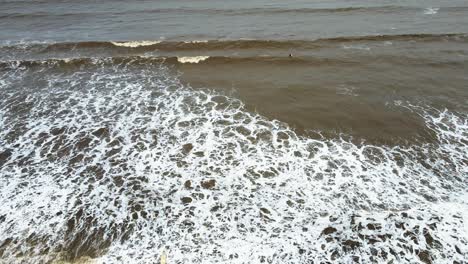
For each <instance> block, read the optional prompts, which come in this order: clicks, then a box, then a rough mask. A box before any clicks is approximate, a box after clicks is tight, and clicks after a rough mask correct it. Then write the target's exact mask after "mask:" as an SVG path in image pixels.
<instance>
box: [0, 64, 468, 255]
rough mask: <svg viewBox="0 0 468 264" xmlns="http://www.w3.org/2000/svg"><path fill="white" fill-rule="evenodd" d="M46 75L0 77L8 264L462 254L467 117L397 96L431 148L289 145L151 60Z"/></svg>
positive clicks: (49, 67)
mask: <svg viewBox="0 0 468 264" xmlns="http://www.w3.org/2000/svg"><path fill="white" fill-rule="evenodd" d="M56 65H58V64H57V63H56V62H47V63H45V65H44V68H43V69H42V70H41V71H36V69H34V70H31V71H30V70H29V69H28V68H27V67H23V66H18V65H17V64H13V63H12V64H11V69H9V70H8V71H7V72H6V73H5V74H3V75H2V78H1V79H2V80H3V82H2V83H1V85H2V87H0V88H1V89H0V92H1V96H2V101H0V140H1V142H2V144H1V145H0V154H1V155H0V157H1V162H2V163H3V164H0V165H2V166H1V167H0V172H1V175H2V177H1V179H0V244H2V248H1V249H2V250H4V251H2V254H3V255H2V258H3V260H5V261H6V262H9V263H14V262H19V261H20V260H19V258H18V257H17V256H18V254H22V256H23V257H22V258H23V259H22V260H24V259H28V260H30V262H41V261H42V262H44V261H47V260H50V259H53V258H56V257H57V255H56V254H57V253H56V252H59V253H63V252H67V255H66V256H68V257H70V256H72V257H73V256H74V254H75V253H76V250H77V249H79V252H78V255H80V254H93V253H94V254H97V255H99V257H98V258H96V259H95V261H96V262H97V263H116V262H124V263H154V262H157V261H158V260H159V258H160V254H161V252H166V255H167V263H262V262H266V263H308V262H310V261H314V263H320V262H326V261H332V260H333V261H335V262H338V263H349V262H352V261H353V260H355V258H356V257H359V261H361V262H362V263H371V262H378V263H381V262H388V261H392V260H393V262H414V263H417V262H420V261H421V259H422V258H424V257H425V256H426V253H427V254H428V257H430V258H432V260H433V263H446V262H453V261H458V262H462V261H463V260H464V259H466V258H465V256H466V255H464V254H466V252H468V246H467V243H468V237H467V233H466V223H467V222H466V221H467V219H466V207H467V201H466V199H463V198H462V197H466V195H467V192H466V187H467V180H466V179H467V176H468V166H466V160H467V156H466V153H468V146H467V140H468V133H467V131H468V125H467V119H466V116H463V115H457V114H456V113H451V112H449V111H437V110H436V109H430V110H428V109H427V108H421V107H418V106H413V105H410V104H407V103H404V102H402V103H401V104H400V105H401V107H407V108H408V109H409V110H410V111H415V112H417V113H420V115H421V118H423V119H424V120H425V121H426V123H427V126H428V127H429V128H430V129H431V130H433V131H434V134H435V135H436V136H437V143H432V144H429V143H425V144H423V143H420V144H416V145H413V146H396V147H387V146H378V145H370V144H361V145H357V144H353V143H351V142H348V141H346V140H344V139H340V138H336V139H326V138H323V139H313V138H303V137H299V136H298V135H296V134H295V133H294V131H292V130H291V129H290V128H289V127H288V126H287V125H286V124H283V123H280V122H278V121H271V120H268V119H266V118H264V117H261V116H259V115H256V114H252V113H249V112H247V111H246V110H245V109H244V107H243V105H242V103H241V102H240V101H238V100H235V99H233V98H229V97H226V96H219V95H216V94H213V93H208V92H204V91H200V90H192V89H190V88H189V87H185V86H184V85H182V84H181V83H180V82H179V81H178V78H177V77H175V76H172V75H170V74H169V69H167V68H166V67H165V66H164V65H160V64H159V61H156V60H155V62H154V63H151V61H148V60H147V59H146V60H145V63H144V64H141V63H139V62H138V61H135V62H129V63H128V64H127V65H126V67H120V65H119V66H115V65H114V64H113V63H112V59H106V60H96V61H94V62H93V63H92V64H90V65H87V67H80V68H76V70H74V71H71V70H70V69H68V70H67V71H63V72H62V71H57V69H55V68H54V67H56ZM114 66H115V67H114ZM25 76H27V78H25ZM31 79H33V80H35V82H34V84H35V86H34V87H30V86H28V84H27V82H29V81H30V80H31ZM210 180H214V181H212V182H209V181H210ZM207 182H208V183H210V184H207ZM446 208H450V209H448V210H445V209H446ZM459 251H461V253H459ZM80 252H81V253H80ZM83 252H84V253H83ZM63 254H65V253H63Z"/></svg>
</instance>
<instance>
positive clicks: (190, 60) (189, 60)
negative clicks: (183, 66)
mask: <svg viewBox="0 0 468 264" xmlns="http://www.w3.org/2000/svg"><path fill="white" fill-rule="evenodd" d="M209 57H210V56H194V57H177V61H178V62H180V63H199V62H200V61H205V60H207V59H208V58H209Z"/></svg>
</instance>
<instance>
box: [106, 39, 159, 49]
mask: <svg viewBox="0 0 468 264" xmlns="http://www.w3.org/2000/svg"><path fill="white" fill-rule="evenodd" d="M111 43H112V44H113V45H115V46H119V47H127V48H138V47H144V46H151V45H156V44H159V43H161V41H160V40H151V41H150V40H141V41H127V42H111Z"/></svg>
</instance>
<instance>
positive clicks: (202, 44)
mask: <svg viewBox="0 0 468 264" xmlns="http://www.w3.org/2000/svg"><path fill="white" fill-rule="evenodd" d="M447 40H450V41H457V42H468V35H467V34H464V33H448V34H403V35H369V36H350V37H335V38H323V39H316V40H254V39H252V40H194V41H161V40H154V41H152V40H143V41H102V42H101V41H88V42H61V43H32V44H27V43H21V44H18V45H4V46H0V49H14V48H18V49H29V48H36V49H37V48H41V49H43V51H53V50H75V49H98V48H101V49H116V50H121V49H130V50H133V49H134V50H141V51H152V50H164V51H178V50H181V51H182V50H201V51H203V50H219V49H284V48H320V47H326V46H327V45H330V44H336V43H348V42H360V41H365V42H377V41H447Z"/></svg>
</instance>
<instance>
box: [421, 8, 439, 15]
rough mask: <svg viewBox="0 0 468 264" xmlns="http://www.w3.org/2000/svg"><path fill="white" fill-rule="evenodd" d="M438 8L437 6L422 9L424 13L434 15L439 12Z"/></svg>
mask: <svg viewBox="0 0 468 264" xmlns="http://www.w3.org/2000/svg"><path fill="white" fill-rule="evenodd" d="M439 9H440V8H438V7H428V8H426V9H424V14H425V15H435V14H437V13H438V12H439Z"/></svg>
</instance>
